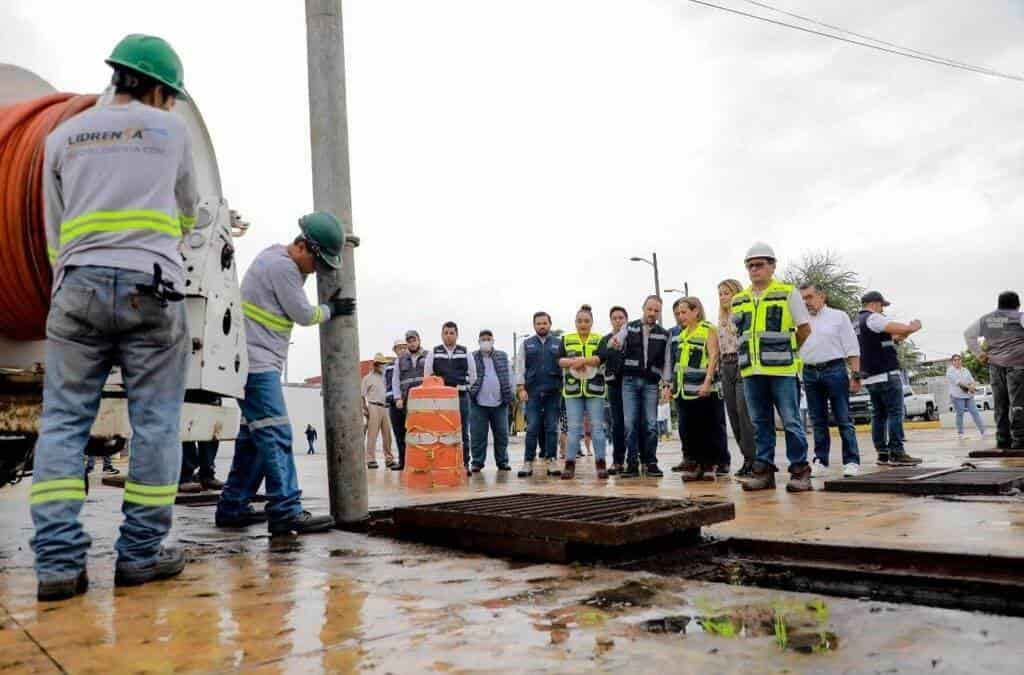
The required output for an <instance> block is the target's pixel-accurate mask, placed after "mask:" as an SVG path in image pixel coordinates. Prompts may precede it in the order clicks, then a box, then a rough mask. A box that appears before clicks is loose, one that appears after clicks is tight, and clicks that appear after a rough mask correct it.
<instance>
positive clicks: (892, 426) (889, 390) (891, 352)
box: [854, 291, 921, 466]
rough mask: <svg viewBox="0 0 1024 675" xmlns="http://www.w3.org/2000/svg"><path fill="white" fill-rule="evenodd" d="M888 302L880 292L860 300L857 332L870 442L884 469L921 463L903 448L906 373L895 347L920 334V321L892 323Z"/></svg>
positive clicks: (865, 295) (871, 293)
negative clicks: (887, 313)
mask: <svg viewBox="0 0 1024 675" xmlns="http://www.w3.org/2000/svg"><path fill="white" fill-rule="evenodd" d="M888 306H889V302H888V301H887V300H886V299H885V298H884V297H883V296H882V294H881V293H879V292H878V291H869V292H867V293H865V294H864V296H863V297H861V307H862V309H861V311H860V314H858V315H857V324H856V326H855V328H854V331H855V332H856V333H857V342H858V343H859V344H860V363H861V383H862V384H863V385H864V386H865V387H867V388H868V393H869V394H871V408H872V412H871V441H872V442H873V443H874V446H875V450H876V451H877V452H878V464H879V465H881V466H914V465H917V464H920V463H921V460H920V459H918V458H917V457H911V456H910V455H908V454H907V453H906V451H905V450H904V448H903V439H904V435H903V416H904V412H905V411H904V408H903V373H902V371H901V370H900V361H899V356H898V352H897V351H896V345H897V344H898V343H900V342H902V341H903V340H906V339H907V338H908V337H909V336H911V335H913V334H914V333H916V332H917V331H919V330H921V322H920V321H918V320H917V319H914V320H913V321H911V322H910V323H909V324H905V323H900V322H898V321H890V320H889V317H887V316H885V314H883V313H882V312H883V309H884V308H885V307H888Z"/></svg>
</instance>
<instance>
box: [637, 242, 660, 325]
mask: <svg viewBox="0 0 1024 675" xmlns="http://www.w3.org/2000/svg"><path fill="white" fill-rule="evenodd" d="M630 261H632V262H645V263H647V264H648V265H650V266H651V267H653V268H654V294H655V295H656V296H658V297H659V298H660V297H661V278H660V277H659V276H658V254H657V253H655V252H653V251H652V252H651V259H650V260H648V259H647V258H641V257H639V256H633V257H632V258H630ZM658 323H661V312H658Z"/></svg>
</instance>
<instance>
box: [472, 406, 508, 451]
mask: <svg viewBox="0 0 1024 675" xmlns="http://www.w3.org/2000/svg"><path fill="white" fill-rule="evenodd" d="M469 420H470V426H471V427H472V429H471V430H470V431H471V433H472V441H473V465H474V466H479V467H483V466H484V464H486V462H487V428H488V427H490V429H491V433H492V434H493V435H494V463H495V464H497V465H498V466H508V405H507V404H502V405H499V406H494V407H491V406H483V405H477V404H476V403H473V408H472V410H471V411H470V413H469Z"/></svg>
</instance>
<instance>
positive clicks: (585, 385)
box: [558, 305, 608, 480]
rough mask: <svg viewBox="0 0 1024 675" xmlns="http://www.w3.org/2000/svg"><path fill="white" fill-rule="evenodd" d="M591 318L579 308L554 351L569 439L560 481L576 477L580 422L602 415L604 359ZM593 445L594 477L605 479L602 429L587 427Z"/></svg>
mask: <svg viewBox="0 0 1024 675" xmlns="http://www.w3.org/2000/svg"><path fill="white" fill-rule="evenodd" d="M593 325H594V314H593V312H592V311H591V309H590V305H583V306H582V307H580V308H579V310H578V311H577V312H576V332H575V333H568V334H566V335H563V336H562V344H561V347H560V348H559V351H558V365H559V366H560V367H561V368H562V369H563V373H564V374H563V381H562V398H563V399H565V412H566V417H567V419H568V426H569V439H568V447H567V449H566V456H565V468H564V469H563V470H562V479H563V480H571V479H572V478H575V477H576V456H577V455H578V454H579V452H580V441H581V440H582V438H583V420H584V417H585V416H586V414H587V413H589V414H590V419H591V420H600V419H601V418H602V416H603V415H604V396H605V383H604V369H603V364H604V362H605V355H604V354H603V353H602V352H601V344H602V342H603V340H602V339H601V337H600V336H598V335H597V334H595V333H592V332H591V328H592V327H593ZM590 427H591V431H590V433H591V436H592V440H593V443H594V453H595V464H594V465H595V468H596V470H597V477H598V478H600V479H602V480H603V479H605V478H607V477H608V466H607V463H606V461H605V442H604V426H603V425H602V424H591V425H590Z"/></svg>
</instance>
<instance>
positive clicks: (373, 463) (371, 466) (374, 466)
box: [366, 460, 380, 469]
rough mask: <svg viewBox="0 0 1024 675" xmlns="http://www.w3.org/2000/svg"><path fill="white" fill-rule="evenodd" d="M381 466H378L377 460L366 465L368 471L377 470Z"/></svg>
mask: <svg viewBox="0 0 1024 675" xmlns="http://www.w3.org/2000/svg"><path fill="white" fill-rule="evenodd" d="M379 466H380V465H379V464H377V460H372V461H370V462H367V463H366V468H367V469H376V468H378V467H379Z"/></svg>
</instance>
